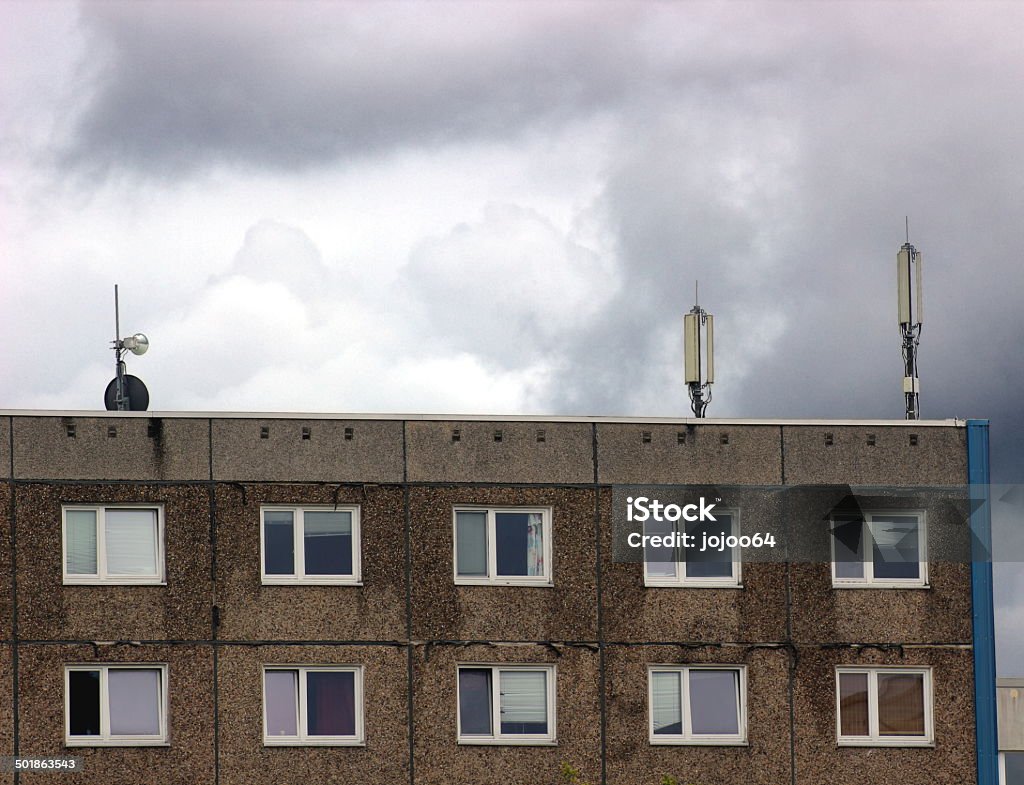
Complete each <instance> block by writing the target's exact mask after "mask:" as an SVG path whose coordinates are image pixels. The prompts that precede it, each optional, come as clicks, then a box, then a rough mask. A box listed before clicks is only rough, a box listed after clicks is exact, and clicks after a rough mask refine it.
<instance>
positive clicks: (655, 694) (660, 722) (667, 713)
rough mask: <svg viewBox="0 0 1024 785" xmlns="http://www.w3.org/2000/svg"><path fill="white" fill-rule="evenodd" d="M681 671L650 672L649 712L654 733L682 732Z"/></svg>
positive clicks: (672, 733)
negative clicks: (652, 719) (651, 716)
mask: <svg viewBox="0 0 1024 785" xmlns="http://www.w3.org/2000/svg"><path fill="white" fill-rule="evenodd" d="M681 676H682V674H681V673H669V672H663V671H655V672H654V673H652V674H651V707H652V709H651V713H652V714H653V715H654V733H655V735H658V734H663V733H664V734H671V735H676V736H678V735H679V734H681V733H682V732H683V697H682V692H681V688H680V684H681V682H680V677H681Z"/></svg>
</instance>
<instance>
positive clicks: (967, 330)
mask: <svg viewBox="0 0 1024 785" xmlns="http://www.w3.org/2000/svg"><path fill="white" fill-rule="evenodd" d="M1022 40H1024V5H1022V4H1020V3H1007V4H1000V3H972V4H967V3H948V4H935V3H895V2H888V3H862V2H844V3H838V2H836V3H800V4H794V5H789V4H785V3H781V2H778V3H771V4H767V3H752V4H746V3H740V2H734V3H717V4H709V5H703V4H699V3H679V4H662V3H653V2H651V3H646V4H638V3H610V4H603V3H597V2H586V3H584V2H566V3H557V2H519V3H511V4H505V3H497V2H495V3H474V4H470V3H455V4H446V3H441V2H430V3H426V2H401V3H394V4H388V3H373V4H369V3H358V4H355V3H354V4H343V3H312V2H310V3H302V4H300V3H294V2H288V3H273V2H262V3H259V4H253V3H245V4H243V3H238V4H228V3H210V2H206V3H198V2H177V3H123V2H119V3H98V2H97V3H56V2H17V1H16V0H7V2H4V3H3V4H2V5H0V69H2V73H3V76H2V77H0V221H2V226H3V229H2V230H0V231H2V232H3V238H4V243H3V249H2V250H3V252H2V255H0V334H2V335H3V336H4V344H5V349H4V352H3V356H2V357H0V408H71V409H94V408H101V406H102V392H103V389H104V387H105V386H106V384H107V382H108V380H109V379H110V377H111V375H112V369H113V368H112V366H113V362H112V353H111V352H110V351H109V350H108V348H107V347H108V345H109V341H110V340H111V338H112V337H113V307H112V306H113V303H112V289H113V285H114V283H118V284H120V288H121V295H122V296H121V300H122V302H121V306H122V307H121V314H122V319H121V324H122V328H123V332H126V333H131V332H135V331H143V332H145V333H146V334H147V335H149V337H150V339H151V341H152V350H151V352H150V353H149V354H148V355H146V356H145V357H143V358H134V359H131V360H130V362H129V368H130V370H131V371H132V372H134V373H136V374H137V375H139V376H141V377H142V378H143V379H145V380H146V382H147V384H148V386H149V388H150V391H151V395H152V408H154V409H161V410H218V409H229V410H261V411H267V410H310V411H363V412H416V411H431V412H479V413H555V414H635V415H669V416H671V415H682V414H685V413H687V412H688V407H687V402H686V398H685V393H684V389H683V386H682V384H681V378H680V377H681V373H680V361H681V337H680V315H681V314H682V313H683V312H685V311H686V310H688V309H689V308H690V306H691V305H692V304H693V284H694V280H695V279H700V282H701V302H702V304H703V305H705V306H706V307H707V308H708V309H709V310H710V311H712V312H713V313H714V314H715V316H716V328H717V329H716V333H717V335H716V344H717V347H716V348H717V352H716V365H717V369H716V370H717V377H718V378H717V382H718V384H716V386H715V400H714V403H713V404H712V406H711V407H710V408H709V412H708V413H709V414H710V415H712V416H721V417H784V416H798V417H901V416H902V405H903V401H902V395H901V394H900V390H901V386H900V384H901V382H900V377H901V375H902V369H901V360H900V351H899V336H898V331H897V328H896V324H895V322H896V318H895V295H894V291H893V290H894V280H893V279H894V275H893V267H894V258H895V253H896V251H897V249H898V247H899V245H900V244H901V243H902V242H903V240H904V216H906V215H909V216H910V232H911V240H912V241H913V242H914V243H915V244H916V245H917V247H918V248H919V249H921V250H922V251H923V252H924V255H925V270H926V276H925V329H924V333H923V336H922V346H921V362H920V366H921V375H922V385H923V395H922V408H923V412H924V415H925V416H926V417H936V418H941V417H953V416H956V417H988V418H990V419H991V421H992V427H993V468H994V473H995V477H996V479H997V480H999V481H1001V482H1007V483H1010V482H1020V481H1021V480H1022V477H1024V454H1022V450H1021V448H1020V444H1021V441H1022V439H1024V413H1022V408H1021V406H1020V390H1021V389H1022V387H1024V362H1022V361H1021V346H1022V344H1024V317H1022V315H1021V308H1022V296H1021V293H1022V291H1024V264H1022V262H1024V260H1022V258H1021V248H1022V247H1024V243H1022V240H1024V220H1022V218H1024V215H1022V207H1024V198H1022V189H1021V186H1022V183H1024V130H1022V129H1024V102H1022V101H1021V100H1020V91H1021V85H1022V84H1024V50H1022V48H1021V46H1020V42H1021V41H1022ZM997 570H998V572H999V575H1000V582H999V587H998V592H997V593H998V597H997V601H998V604H999V620H998V621H999V626H1000V629H1001V637H1000V669H1001V671H1003V672H1004V673H1006V674H1009V673H1011V672H1015V673H1018V674H1021V673H1024V665H1021V664H1020V663H1024V571H1022V570H1021V569H1020V568H1019V567H1017V566H1010V565H997Z"/></svg>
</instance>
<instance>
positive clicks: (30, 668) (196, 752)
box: [18, 645, 214, 785]
mask: <svg viewBox="0 0 1024 785" xmlns="http://www.w3.org/2000/svg"><path fill="white" fill-rule="evenodd" d="M129 662H131V663H156V664H166V665H167V666H168V689H169V692H168V695H169V699H170V707H169V715H168V736H169V745H168V746H163V747H74V748H69V747H65V746H64V666H65V665H69V664H88V663H129ZM18 673H19V677H18V678H19V685H18V686H19V693H20V701H21V703H20V706H19V709H20V710H19V716H20V718H21V727H20V735H21V751H22V752H23V753H24V754H32V755H76V756H81V757H82V758H83V759H84V772H83V775H82V776H81V777H72V776H70V775H68V774H66V773H61V772H38V773H33V774H31V775H25V777H26V778H27V777H31V780H30V781H31V782H32V783H39V785H50V784H51V783H52V785H62V784H63V783H67V782H68V781H69V780H73V781H75V782H83V783H90V785H99V784H100V783H102V785H138V784H139V783H140V782H145V783H147V785H164V784H165V783H166V785H180V783H185V782H188V783H195V785H212V783H213V781H214V751H213V649H212V648H210V647H203V646H130V645H118V646H96V647H93V646H88V645H69V646H53V645H22V646H21V647H20V648H19V661H18ZM22 781H23V782H24V781H25V778H23V779H22Z"/></svg>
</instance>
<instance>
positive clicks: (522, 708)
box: [457, 664, 556, 745]
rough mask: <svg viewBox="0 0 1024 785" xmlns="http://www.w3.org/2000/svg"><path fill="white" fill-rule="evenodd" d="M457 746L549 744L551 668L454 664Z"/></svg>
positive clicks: (552, 706)
mask: <svg viewBox="0 0 1024 785" xmlns="http://www.w3.org/2000/svg"><path fill="white" fill-rule="evenodd" d="M457 715H458V716H457V722H458V729H459V733H458V740H459V744H532V745H548V744H555V743H556V742H555V666H553V665H505V664H502V665H492V664H479V665H460V666H459V668H458V711H457Z"/></svg>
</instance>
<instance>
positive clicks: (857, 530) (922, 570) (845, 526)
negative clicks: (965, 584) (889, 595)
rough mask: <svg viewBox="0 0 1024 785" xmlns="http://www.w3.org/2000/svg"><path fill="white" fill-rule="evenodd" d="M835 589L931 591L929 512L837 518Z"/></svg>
mask: <svg viewBox="0 0 1024 785" xmlns="http://www.w3.org/2000/svg"><path fill="white" fill-rule="evenodd" d="M831 525H832V585H833V586H834V587H836V588H864V587H870V588H876V589H899V588H915V587H917V588H920V587H926V586H927V585H928V557H927V553H928V541H927V536H926V535H927V527H926V526H925V515H924V513H923V512H907V511H905V510H901V511H899V512H870V513H863V514H853V515H835V516H833V518H832V522H831Z"/></svg>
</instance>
